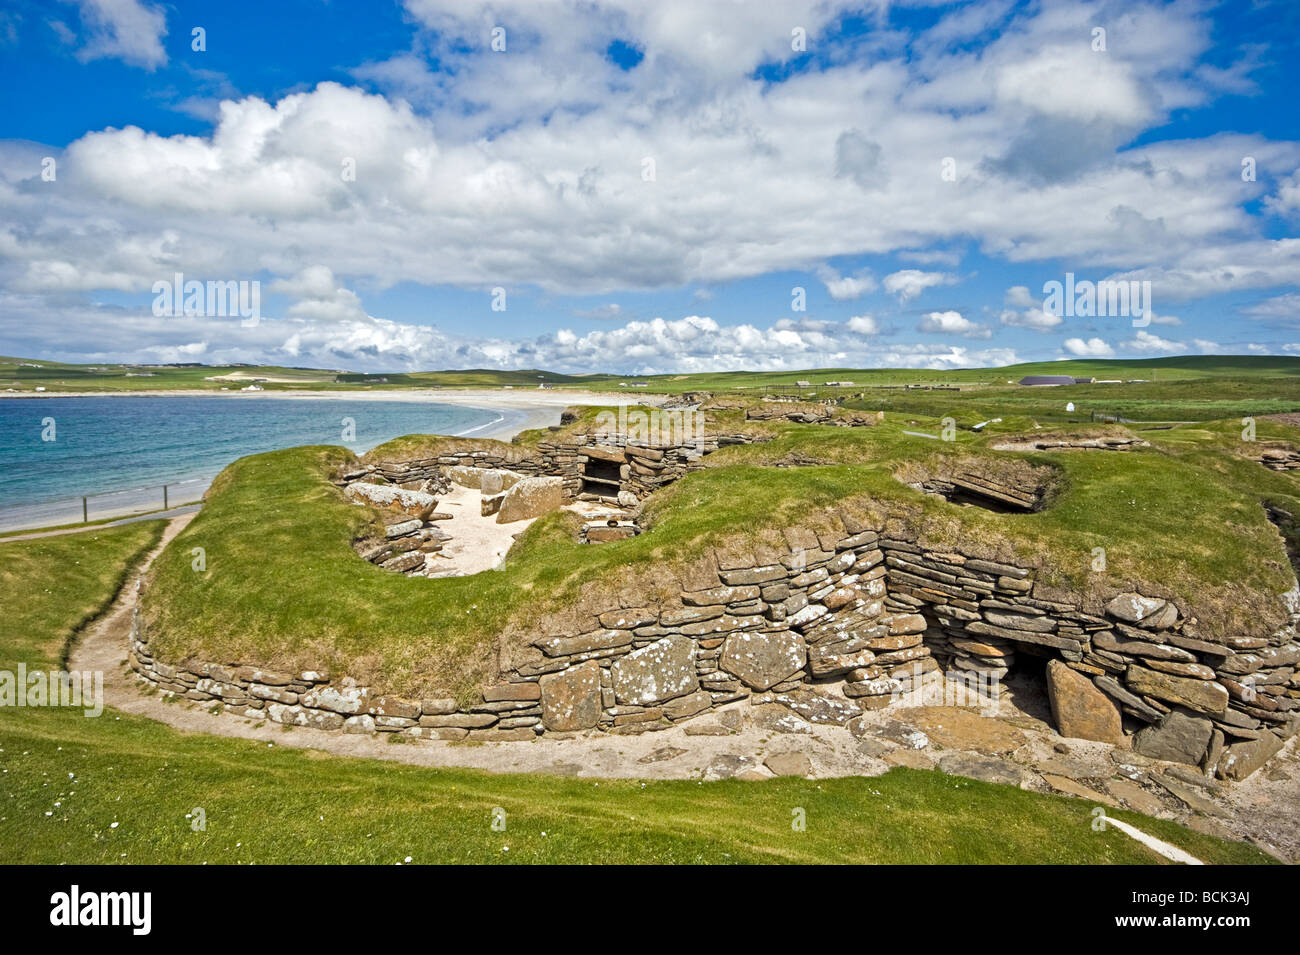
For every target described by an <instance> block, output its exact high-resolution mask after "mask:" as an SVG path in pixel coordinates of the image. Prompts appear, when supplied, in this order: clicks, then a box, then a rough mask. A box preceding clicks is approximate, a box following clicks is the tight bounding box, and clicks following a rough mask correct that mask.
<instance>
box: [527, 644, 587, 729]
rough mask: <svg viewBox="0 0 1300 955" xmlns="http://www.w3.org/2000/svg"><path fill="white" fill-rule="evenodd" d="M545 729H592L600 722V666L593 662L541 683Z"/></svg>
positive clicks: (547, 675) (549, 677) (546, 677)
mask: <svg viewBox="0 0 1300 955" xmlns="http://www.w3.org/2000/svg"><path fill="white" fill-rule="evenodd" d="M538 686H539V690H540V693H541V701H542V725H543V726H545V727H546V728H547V729H548V730H553V731H555V732H572V731H576V730H585V729H591V728H592V727H593V726H595V725H596V724H597V723H598V722H600V710H601V699H600V665H599V664H598V663H596V662H595V661H594V660H593V661H591V662H588V663H583V664H580V665H578V666H576V667H569V668H568V669H567V670H563V671H561V672H560V673H548V674H546V675H545V676H543V677H542V678H541V679H540V680H538Z"/></svg>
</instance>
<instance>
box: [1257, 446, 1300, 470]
mask: <svg viewBox="0 0 1300 955" xmlns="http://www.w3.org/2000/svg"><path fill="white" fill-rule="evenodd" d="M1249 457H1250V459H1251V460H1252V461H1258V462H1259V463H1260V464H1262V465H1264V467H1266V468H1269V469H1270V470H1273V471H1294V470H1296V469H1300V451H1296V450H1293V449H1292V448H1288V447H1286V446H1284V445H1278V446H1274V447H1265V448H1264V449H1263V450H1262V451H1260V452H1259V453H1258V454H1254V455H1249Z"/></svg>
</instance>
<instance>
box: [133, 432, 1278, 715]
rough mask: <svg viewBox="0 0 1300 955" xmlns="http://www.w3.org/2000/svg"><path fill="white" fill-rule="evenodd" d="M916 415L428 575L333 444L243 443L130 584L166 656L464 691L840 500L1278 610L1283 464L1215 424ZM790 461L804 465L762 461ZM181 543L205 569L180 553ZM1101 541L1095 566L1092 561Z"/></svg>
mask: <svg viewBox="0 0 1300 955" xmlns="http://www.w3.org/2000/svg"><path fill="white" fill-rule="evenodd" d="M1270 427H1273V428H1276V429H1281V428H1282V426H1280V425H1273V426H1270ZM918 428H919V429H920V430H923V431H929V432H931V433H937V431H938V429H939V423H938V422H936V421H933V420H930V419H903V420H889V421H886V422H885V423H883V424H881V425H878V426H876V427H873V428H855V429H849V428H833V427H825V426H817V425H789V424H784V423H783V424H782V425H781V426H780V427H776V428H774V429H773V432H772V433H773V434H775V435H776V437H775V438H774V439H773V440H771V441H769V442H767V443H764V444H756V445H749V446H737V447H729V448H724V449H722V450H720V451H718V452H716V453H715V454H712V455H709V456H708V457H707V458H705V462H706V464H707V467H706V468H705V469H704V470H702V471H700V472H697V473H693V474H690V475H688V476H687V477H686V478H684V479H683V480H681V481H679V482H677V483H676V484H674V485H671V486H669V487H667V488H665V489H664V490H662V491H660V492H659V493H657V494H656V495H655V496H654V497H653V498H652V499H650V500H649V501H648V502H647V504H646V506H645V511H644V524H645V526H646V528H647V532H646V533H644V534H642V535H640V536H639V537H636V538H634V539H631V540H627V541H622V542H617V543H612V544H605V545H600V546H584V545H581V544H579V543H577V540H576V534H575V526H576V519H575V518H573V517H572V516H571V515H569V514H567V513H557V514H554V515H551V516H549V517H547V518H545V519H542V520H539V521H538V522H536V523H535V524H534V525H533V526H532V527H530V528H529V530H528V531H527V532H526V533H525V534H524V535H523V536H522V537H521V538H520V540H519V541H518V542H517V544H516V545H515V547H514V548H513V549H512V551H511V553H510V555H509V558H508V559H507V561H506V562H505V564H504V565H503V566H502V568H501V569H499V570H498V571H494V572H487V573H483V574H478V575H476V576H474V577H462V578H443V579H436V580H428V579H423V578H406V577H401V576H398V575H395V574H391V573H388V572H386V571H383V570H380V569H379V568H377V567H374V566H372V565H370V564H367V563H366V562H364V561H362V560H360V559H359V558H358V557H357V556H356V554H355V553H354V552H353V550H352V547H351V541H352V540H353V539H354V538H356V537H358V536H361V534H362V533H363V532H364V530H365V528H366V525H367V523H368V522H369V521H371V520H372V519H373V515H372V514H371V513H370V512H368V511H367V510H366V509H364V508H360V507H357V506H354V505H352V504H349V503H347V502H345V501H344V499H343V496H342V494H341V493H340V492H339V490H338V489H337V488H335V487H334V486H333V485H331V484H330V483H329V480H328V475H330V474H331V473H333V471H334V470H335V469H336V468H338V467H339V466H340V465H342V464H345V463H347V462H349V461H350V460H351V459H350V458H349V457H348V452H346V451H344V450H343V449H339V448H328V447H308V448H294V449H290V450H287V451H280V452H274V453H271V454H263V455H257V456H253V457H249V458H244V459H242V460H240V461H238V462H236V463H235V464H233V465H231V466H230V467H229V468H228V469H227V470H226V471H225V472H224V473H223V474H222V475H221V476H220V477H219V478H218V480H217V481H216V482H215V483H214V485H213V487H212V490H211V491H210V492H209V495H208V503H207V505H206V506H205V507H204V509H203V511H202V513H201V514H200V515H199V516H198V517H197V518H196V519H195V520H194V522H193V523H192V524H191V525H190V526H189V527H188V528H187V529H186V530H185V532H184V533H182V534H181V535H180V536H179V537H177V539H176V540H175V541H174V542H173V543H172V544H171V545H170V546H169V547H168V549H167V551H166V552H165V553H164V554H163V555H162V557H161V558H160V559H159V561H158V562H157V564H156V565H155V570H154V573H153V579H152V581H151V583H150V586H149V587H148V590H147V593H146V603H145V607H146V613H147V619H148V623H149V625H150V627H151V639H153V640H154V641H155V643H154V646H155V650H156V652H157V653H158V654H159V655H160V656H161V657H162V658H163V659H166V660H175V661H180V660H184V659H187V658H191V657H197V658H199V659H205V660H213V661H222V662H254V661H255V662H257V663H260V664H262V665H266V666H272V667H276V666H284V667H288V668H291V667H304V668H319V667H329V668H330V669H331V670H332V671H333V672H335V673H346V674H349V675H352V676H355V677H356V678H357V679H359V680H363V681H367V682H372V683H373V684H374V685H376V686H381V687H383V688H384V689H385V690H387V691H389V692H394V693H400V694H407V695H412V696H430V695H433V694H434V693H435V692H438V691H450V692H452V693H454V694H456V695H457V696H459V697H460V698H461V699H463V700H466V701H468V700H470V698H471V697H472V695H473V693H474V690H475V689H476V687H478V686H479V685H481V683H483V682H484V681H488V680H491V679H493V678H494V676H495V674H496V669H497V666H498V660H499V658H500V655H502V654H505V655H508V654H509V652H510V650H511V648H512V647H513V646H517V645H519V644H520V643H522V642H523V640H524V639H526V638H528V637H530V636H536V635H538V633H539V631H540V632H542V633H545V632H549V631H548V629H547V628H555V627H559V626H560V625H561V624H563V623H564V622H566V621H575V620H578V619H580V618H581V615H582V614H583V613H586V612H590V611H592V610H603V609H607V608H608V607H609V606H610V605H611V601H612V600H614V599H616V598H617V597H618V596H619V595H621V594H633V595H641V596H642V598H643V597H644V595H647V594H648V595H650V596H651V597H653V596H654V595H656V594H663V595H668V594H671V593H673V592H674V591H675V590H677V589H680V581H679V576H680V575H683V574H685V573H687V572H688V570H689V568H690V566H691V565H692V564H693V563H695V562H697V561H704V560H710V559H711V553H712V551H713V549H715V548H719V549H726V550H737V549H738V550H745V549H752V548H753V547H754V546H757V545H763V544H776V543H778V542H779V541H780V531H781V529H783V528H787V527H792V526H805V527H808V526H812V527H816V526H818V525H821V524H826V523H828V522H830V521H831V520H832V519H833V517H834V515H835V514H836V513H837V512H842V511H851V512H858V513H872V514H876V515H879V516H881V517H887V518H888V519H889V525H888V527H887V531H890V532H894V533H907V534H915V535H918V536H919V538H920V539H921V540H922V541H923V542H924V543H925V544H926V545H927V546H930V547H932V548H935V549H950V548H957V549H960V550H961V551H962V552H964V553H967V554H969V555H971V556H981V557H986V558H989V559H995V560H997V559H1002V560H1014V561H1017V562H1022V563H1026V564H1032V565H1034V566H1036V567H1038V568H1039V571H1038V576H1039V579H1040V580H1042V581H1044V582H1045V583H1046V584H1047V585H1048V586H1050V587H1053V588H1056V589H1059V592H1060V594H1062V595H1077V594H1079V593H1082V594H1083V595H1084V597H1085V598H1086V605H1088V606H1090V607H1091V609H1094V610H1095V609H1097V608H1098V607H1099V606H1100V603H1101V601H1102V600H1103V599H1104V598H1105V597H1107V596H1109V595H1111V594H1113V593H1115V592H1117V591H1121V590H1127V589H1132V588H1134V587H1137V588H1138V589H1141V590H1143V591H1144V592H1147V593H1151V594H1154V595H1161V596H1166V597H1171V598H1174V599H1176V600H1178V601H1179V603H1180V604H1182V605H1183V606H1184V607H1185V608H1187V609H1188V610H1189V611H1190V612H1191V613H1192V614H1193V615H1195V616H1196V617H1197V618H1198V619H1199V622H1198V624H1197V625H1196V626H1197V627H1198V628H1199V632H1201V633H1202V634H1206V635H1213V634H1226V633H1235V632H1240V631H1243V630H1246V631H1250V632H1258V631H1260V630H1261V629H1262V628H1266V627H1270V626H1276V625H1278V624H1280V623H1281V622H1282V621H1283V619H1284V612H1283V608H1282V604H1281V602H1280V601H1279V600H1278V599H1277V598H1278V595H1280V594H1281V593H1282V592H1283V591H1284V590H1286V589H1287V588H1288V587H1289V586H1290V582H1291V579H1292V571H1291V568H1290V565H1289V564H1288V560H1287V555H1286V551H1285V548H1284V546H1283V542H1282V538H1281V536H1280V535H1279V533H1278V532H1277V530H1276V529H1275V528H1274V527H1273V525H1272V524H1270V523H1269V522H1268V520H1267V517H1266V515H1265V512H1264V508H1263V507H1262V506H1261V501H1263V500H1270V501H1273V502H1275V503H1278V504H1280V505H1281V506H1282V507H1283V508H1284V509H1286V510H1289V511H1291V512H1292V513H1297V510H1296V509H1297V508H1298V507H1300V499H1298V498H1297V497H1296V496H1295V493H1296V483H1295V478H1294V477H1293V476H1291V475H1288V474H1279V473H1275V472H1271V471H1268V470H1266V469H1265V468H1262V467H1260V466H1259V465H1258V464H1256V463H1254V462H1251V461H1248V460H1245V459H1244V458H1242V457H1240V456H1238V454H1237V453H1236V445H1234V443H1233V440H1232V435H1233V432H1232V431H1231V429H1230V428H1229V427H1228V426H1227V425H1222V426H1198V427H1197V428H1195V429H1190V430H1188V431H1185V432H1184V431H1181V430H1175V431H1169V432H1158V434H1159V435H1160V437H1159V438H1157V437H1156V434H1157V433H1152V434H1149V435H1147V437H1150V438H1151V439H1152V447H1150V448H1145V449H1142V450H1138V451H1130V452H1124V453H1115V452H1062V453H1041V454H1034V455H1016V454H1010V453H1008V452H997V451H992V450H990V449H989V448H988V445H989V444H990V443H992V442H993V441H995V440H997V439H998V438H1000V437H1003V436H1005V434H1004V432H998V433H996V434H991V435H985V434H979V435H976V434H972V433H968V432H962V433H960V434H959V439H958V440H957V441H956V442H954V443H945V442H939V441H932V440H927V439H925V438H918V437H915V436H912V435H909V434H907V433H906V432H907V431H909V430H913V429H918ZM1261 429H1262V431H1264V430H1267V428H1266V427H1265V426H1264V424H1261ZM436 441H437V439H431V438H427V437H414V438H409V439H399V442H398V443H395V444H394V445H391V446H389V447H388V448H387V449H386V450H385V451H384V452H382V453H390V454H392V453H395V452H398V451H401V450H406V451H409V452H411V453H412V454H413V456H420V455H421V454H423V453H424V452H425V451H426V450H427V449H428V447H429V446H430V445H431V444H436ZM502 447H508V446H505V445H502ZM416 452H418V453H416ZM791 460H799V461H809V460H811V461H815V462H817V463H816V464H815V466H802V467H788V466H782V467H777V466H775V465H781V464H788V463H789V462H790V461H791ZM1016 461H1019V462H1022V464H1021V465H1019V466H1033V467H1035V468H1039V469H1041V468H1044V467H1046V468H1050V469H1051V470H1052V471H1053V473H1054V474H1055V475H1056V478H1055V485H1056V486H1055V488H1054V492H1053V495H1052V497H1051V500H1050V504H1049V506H1047V507H1046V508H1045V509H1043V510H1042V511H1041V512H1038V513H1032V514H995V513H991V512H988V511H985V510H982V509H980V508H977V507H967V508H962V507H957V506H955V505H953V504H950V503H948V502H947V501H945V500H943V499H942V498H939V497H937V496H935V495H930V494H924V493H921V492H919V491H916V490H913V489H912V488H910V487H908V486H906V484H904V483H903V482H902V481H900V480H899V478H898V476H897V475H898V474H900V473H903V474H906V473H908V471H909V470H915V471H917V472H928V473H939V472H943V471H945V470H949V469H951V468H953V467H955V466H963V467H964V466H968V465H970V464H972V463H974V464H975V465H981V464H982V465H985V466H988V467H990V468H1002V469H1005V468H1007V467H1008V466H1009V465H1010V464H1012V463H1013V462H1016ZM197 547H201V548H203V549H204V552H205V555H206V561H207V570H206V571H203V572H197V571H195V570H194V569H193V567H192V562H193V559H194V558H193V554H192V552H193V549H194V548H197ZM1098 547H1101V548H1104V549H1105V551H1106V563H1107V570H1106V572H1104V573H1096V572H1093V570H1092V566H1093V560H1094V549H1095V548H1098ZM634 599H637V598H634Z"/></svg>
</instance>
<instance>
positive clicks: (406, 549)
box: [354, 511, 452, 575]
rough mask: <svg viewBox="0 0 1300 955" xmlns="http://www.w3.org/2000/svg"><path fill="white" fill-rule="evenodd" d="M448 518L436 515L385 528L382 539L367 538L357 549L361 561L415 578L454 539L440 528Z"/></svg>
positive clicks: (400, 521) (388, 525)
mask: <svg viewBox="0 0 1300 955" xmlns="http://www.w3.org/2000/svg"><path fill="white" fill-rule="evenodd" d="M450 516H451V515H449V514H440V513H439V512H437V511H433V512H431V513H429V514H427V515H426V516H425V517H423V518H421V517H412V518H409V519H406V520H398V521H396V522H394V523H390V524H385V525H384V531H383V536H382V537H378V538H375V537H366V538H363V539H361V540H359V541H357V542H356V543H355V545H354V547H355V549H356V552H357V553H358V554H359V555H360V556H361V559H362V560H367V561H369V562H370V563H372V564H376V565H378V566H379V567H382V568H383V569H384V570H389V571H393V572H394V573H399V574H407V575H416V574H422V573H424V571H425V570H427V569H428V561H429V560H432V559H433V557H434V555H435V554H437V553H438V552H440V551H441V550H442V548H443V546H444V545H445V544H446V543H447V541H449V540H451V539H452V538H451V535H450V534H448V533H446V532H445V531H443V530H441V529H440V528H439V527H438V524H439V522H440V521H442V520H444V519H445V518H447V517H450Z"/></svg>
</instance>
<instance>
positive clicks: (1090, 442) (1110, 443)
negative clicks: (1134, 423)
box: [993, 436, 1151, 451]
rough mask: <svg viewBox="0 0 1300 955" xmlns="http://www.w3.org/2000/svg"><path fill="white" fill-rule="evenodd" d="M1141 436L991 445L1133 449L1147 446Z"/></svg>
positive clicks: (1031, 448)
mask: <svg viewBox="0 0 1300 955" xmlns="http://www.w3.org/2000/svg"><path fill="white" fill-rule="evenodd" d="M1150 446H1151V443H1150V442H1149V441H1144V440H1143V439H1142V438H1133V437H1118V436H1115V437H1103V438H1038V439H1035V440H1032V441H1003V442H1000V443H998V444H995V445H993V448H994V449H995V450H997V451H1133V450H1136V449H1137V448H1149V447H1150Z"/></svg>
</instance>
